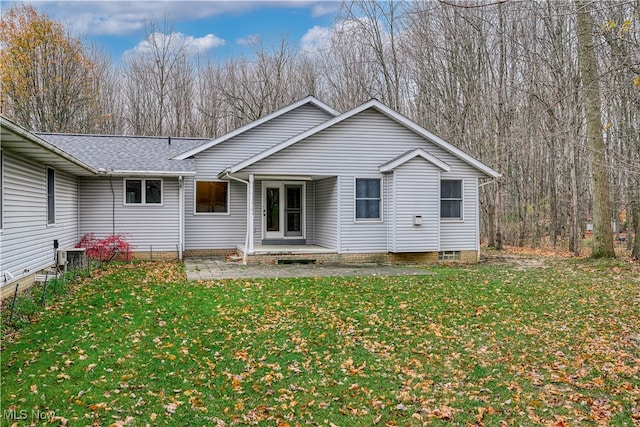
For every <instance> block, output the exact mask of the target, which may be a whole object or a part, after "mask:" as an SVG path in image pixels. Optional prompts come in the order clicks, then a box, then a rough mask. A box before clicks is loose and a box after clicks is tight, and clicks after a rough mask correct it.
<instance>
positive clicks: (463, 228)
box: [440, 168, 479, 251]
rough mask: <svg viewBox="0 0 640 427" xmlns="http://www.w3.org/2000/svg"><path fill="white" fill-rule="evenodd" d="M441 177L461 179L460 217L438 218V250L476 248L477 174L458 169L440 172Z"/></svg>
mask: <svg viewBox="0 0 640 427" xmlns="http://www.w3.org/2000/svg"><path fill="white" fill-rule="evenodd" d="M441 177H442V179H461V180H462V198H463V203H462V217H463V219H462V220H460V219H458V220H451V219H441V220H440V250H441V251H466V250H477V249H478V244H479V242H478V239H479V237H478V236H477V228H476V227H477V221H478V219H477V218H478V215H477V212H476V209H479V206H478V186H477V179H476V177H477V175H474V174H473V173H469V172H468V171H464V170H462V171H461V170H458V171H456V172H455V173H454V172H453V168H452V171H451V172H448V173H444V172H443V173H442V175H441Z"/></svg>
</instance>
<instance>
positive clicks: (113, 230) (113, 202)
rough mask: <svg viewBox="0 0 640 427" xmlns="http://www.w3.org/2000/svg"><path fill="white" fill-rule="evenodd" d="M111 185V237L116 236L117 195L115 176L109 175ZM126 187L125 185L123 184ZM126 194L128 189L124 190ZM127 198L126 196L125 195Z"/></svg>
mask: <svg viewBox="0 0 640 427" xmlns="http://www.w3.org/2000/svg"><path fill="white" fill-rule="evenodd" d="M109 185H110V186H111V235H113V236H115V234H116V193H115V191H113V175H112V174H109ZM123 185H124V183H123ZM123 191H125V192H126V189H124V188H123ZM125 197H126V194H125Z"/></svg>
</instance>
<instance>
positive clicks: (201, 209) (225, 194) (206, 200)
mask: <svg viewBox="0 0 640 427" xmlns="http://www.w3.org/2000/svg"><path fill="white" fill-rule="evenodd" d="M195 197H196V200H195V210H196V213H229V183H228V182H226V181H196V191H195Z"/></svg>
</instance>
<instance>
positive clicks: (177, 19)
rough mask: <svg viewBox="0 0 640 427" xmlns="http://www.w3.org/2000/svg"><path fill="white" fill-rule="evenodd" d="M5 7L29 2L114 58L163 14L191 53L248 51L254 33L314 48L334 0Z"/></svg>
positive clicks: (328, 23)
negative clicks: (18, 5)
mask: <svg viewBox="0 0 640 427" xmlns="http://www.w3.org/2000/svg"><path fill="white" fill-rule="evenodd" d="M2 3H3V6H2V8H3V9H4V10H6V9H7V8H9V7H11V6H12V5H14V4H16V3H28V4H31V5H32V6H33V7H35V8H36V9H37V10H38V11H39V12H44V13H46V14H47V15H48V16H49V17H51V18H52V19H55V20H57V21H60V22H62V23H64V24H65V25H66V26H67V27H68V28H69V29H70V30H71V31H72V33H73V34H74V35H76V36H78V37H80V38H82V39H83V40H85V41H86V42H94V43H95V44H97V45H98V46H101V47H102V48H104V49H105V50H106V51H107V52H108V53H110V54H111V55H112V58H113V60H114V61H116V62H118V61H119V60H120V59H121V57H122V55H123V54H125V52H127V51H131V50H133V49H136V47H138V48H141V47H143V46H144V38H145V25H146V24H148V23H149V22H150V21H152V20H155V21H156V22H157V23H158V27H161V26H162V23H163V21H164V19H165V17H167V18H168V21H169V22H170V23H171V24H172V25H173V29H174V32H176V33H178V36H179V37H184V38H185V39H186V40H188V41H189V43H190V44H191V45H192V46H193V50H194V52H197V53H199V54H204V55H207V56H210V57H211V58H214V59H215V58H225V57H228V56H231V55H238V54H241V53H243V52H246V51H247V49H248V47H247V45H248V43H249V42H250V41H251V40H252V39H253V38H255V37H260V38H262V40H264V41H265V42H270V41H277V40H278V39H279V38H280V37H281V36H282V35H286V36H288V38H289V40H290V41H291V42H292V43H295V44H296V45H298V46H301V47H303V48H307V49H310V48H311V49H312V48H313V46H315V45H322V44H323V43H322V40H320V39H322V38H323V37H326V35H327V34H329V31H330V28H332V26H333V22H334V19H335V14H336V11H337V9H338V8H339V6H340V3H339V2H338V1H310V0H309V1H306V0H295V1H294V0H292V1H265V0H263V1H260V0H258V1H202V0H201V1H177V0H173V1H109V0H91V1H46V0H45V1H23V2H13V1H3V2H2Z"/></svg>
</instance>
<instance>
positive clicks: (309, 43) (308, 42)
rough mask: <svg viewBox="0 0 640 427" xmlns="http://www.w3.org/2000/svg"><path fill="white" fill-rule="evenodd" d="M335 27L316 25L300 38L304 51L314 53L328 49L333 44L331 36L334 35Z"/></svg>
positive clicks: (301, 47)
mask: <svg viewBox="0 0 640 427" xmlns="http://www.w3.org/2000/svg"><path fill="white" fill-rule="evenodd" d="M333 32H334V29H333V28H329V27H320V26H318V25H314V26H313V27H312V28H310V29H309V30H307V32H306V33H305V34H304V36H302V38H301V39H300V49H301V51H302V53H304V54H307V55H313V54H315V53H318V52H321V51H323V50H326V49H328V48H329V47H330V46H331V38H332V37H333Z"/></svg>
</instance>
